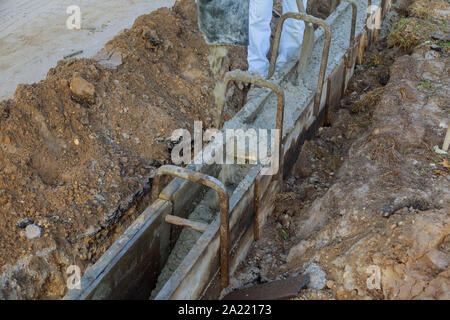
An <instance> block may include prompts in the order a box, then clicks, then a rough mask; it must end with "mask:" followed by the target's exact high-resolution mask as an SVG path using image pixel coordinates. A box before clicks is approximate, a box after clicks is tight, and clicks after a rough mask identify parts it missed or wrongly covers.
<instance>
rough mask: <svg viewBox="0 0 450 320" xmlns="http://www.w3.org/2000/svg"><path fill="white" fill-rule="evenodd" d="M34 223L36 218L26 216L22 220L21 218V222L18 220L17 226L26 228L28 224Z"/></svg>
mask: <svg viewBox="0 0 450 320" xmlns="http://www.w3.org/2000/svg"><path fill="white" fill-rule="evenodd" d="M33 223H34V220H33V219H31V218H25V219H22V220H20V221H19V222H17V224H16V225H17V226H18V227H19V228H22V229H23V228H25V227H26V226H28V225H30V224H33Z"/></svg>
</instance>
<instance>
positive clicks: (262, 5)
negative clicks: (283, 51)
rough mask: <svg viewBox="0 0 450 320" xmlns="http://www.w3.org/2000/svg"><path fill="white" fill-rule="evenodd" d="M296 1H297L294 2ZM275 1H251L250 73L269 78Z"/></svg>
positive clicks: (248, 59) (248, 57)
mask: <svg viewBox="0 0 450 320" xmlns="http://www.w3.org/2000/svg"><path fill="white" fill-rule="evenodd" d="M294 1H295V0H294ZM272 7H273V0H250V8H249V9H250V10H249V11H250V12H249V45H248V56H247V61H248V71H249V72H255V71H256V72H258V73H259V74H261V75H262V76H263V77H266V76H267V72H268V70H269V61H268V59H267V53H268V52H269V49H270V21H271V20H272Z"/></svg>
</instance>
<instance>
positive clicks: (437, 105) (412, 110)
mask: <svg viewBox="0 0 450 320" xmlns="http://www.w3.org/2000/svg"><path fill="white" fill-rule="evenodd" d="M449 14H450V7H449V5H448V2H446V1H434V2H431V1H427V0H418V1H400V0H399V1H396V2H393V11H392V12H390V13H389V14H388V15H387V17H386V19H385V24H384V26H383V28H382V30H380V33H379V41H378V43H377V44H375V45H373V46H372V47H371V48H369V50H368V51H367V52H366V54H365V57H364V60H363V63H362V65H359V66H357V68H356V70H355V74H354V76H353V78H352V80H351V81H350V83H349V85H348V89H347V92H346V95H345V96H344V98H343V99H342V100H341V102H340V105H339V107H338V108H336V109H333V110H330V112H329V114H328V121H327V122H328V123H327V125H326V126H324V127H322V128H320V129H319V131H318V132H317V134H316V135H315V136H314V138H313V139H312V140H311V141H307V142H305V144H304V145H303V147H302V150H301V153H300V155H299V159H298V161H297V163H296V165H295V167H294V169H293V172H292V175H291V176H290V177H289V178H288V179H286V181H285V184H284V188H283V192H281V193H280V194H278V195H276V197H275V199H274V200H275V201H276V206H275V212H274V214H273V216H271V217H270V218H269V219H268V222H267V224H266V226H265V227H264V230H263V231H262V232H261V234H262V235H263V236H262V238H261V239H260V240H259V241H257V242H256V243H254V245H253V246H252V248H251V250H250V254H249V255H248V257H247V259H246V261H245V262H243V263H242V265H241V266H240V267H239V271H238V272H237V273H236V275H235V277H234V278H233V280H232V286H234V287H235V288H244V287H247V286H252V285H255V284H258V283H265V282H267V281H270V280H274V279H280V278H284V277H289V276H291V275H295V274H299V273H301V274H308V275H309V276H310V283H309V285H308V287H307V288H306V289H304V290H302V291H301V292H300V293H299V295H298V296H297V299H449V298H450V274H449V271H450V209H449V208H450V166H449V162H448V154H443V153H442V152H441V151H440V150H439V148H440V147H442V143H443V141H444V136H445V134H446V131H447V128H448V126H449V125H450V113H449V106H450V98H449V97H450V78H449V74H450V73H449V68H450V60H449V47H448V38H447V40H445V37H446V34H447V35H448V32H449V19H448V18H449ZM447 37H448V36H447ZM407 44H408V45H407Z"/></svg>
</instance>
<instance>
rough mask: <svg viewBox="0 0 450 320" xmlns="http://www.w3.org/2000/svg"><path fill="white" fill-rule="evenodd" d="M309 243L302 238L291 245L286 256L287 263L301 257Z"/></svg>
mask: <svg viewBox="0 0 450 320" xmlns="http://www.w3.org/2000/svg"><path fill="white" fill-rule="evenodd" d="M310 245H311V244H310V243H309V241H307V240H302V241H300V243H298V244H297V245H296V246H294V247H292V248H291V250H289V254H288V256H287V258H286V262H287V263H291V262H292V261H294V260H296V259H299V258H301V256H302V255H303V254H305V252H306V250H308V248H309V247H310Z"/></svg>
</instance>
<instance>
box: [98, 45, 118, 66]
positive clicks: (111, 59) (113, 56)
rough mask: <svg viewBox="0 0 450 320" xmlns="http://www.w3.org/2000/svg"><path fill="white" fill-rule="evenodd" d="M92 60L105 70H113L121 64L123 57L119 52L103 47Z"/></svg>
mask: <svg viewBox="0 0 450 320" xmlns="http://www.w3.org/2000/svg"><path fill="white" fill-rule="evenodd" d="M93 59H95V60H96V61H97V62H98V63H99V64H101V65H102V66H104V67H106V68H110V69H114V68H116V67H117V66H120V65H121V64H122V61H123V56H122V54H121V53H120V52H119V51H117V50H115V49H112V48H109V47H105V48H103V49H102V50H100V51H99V52H98V53H97V54H96V55H95V56H94V57H93Z"/></svg>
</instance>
